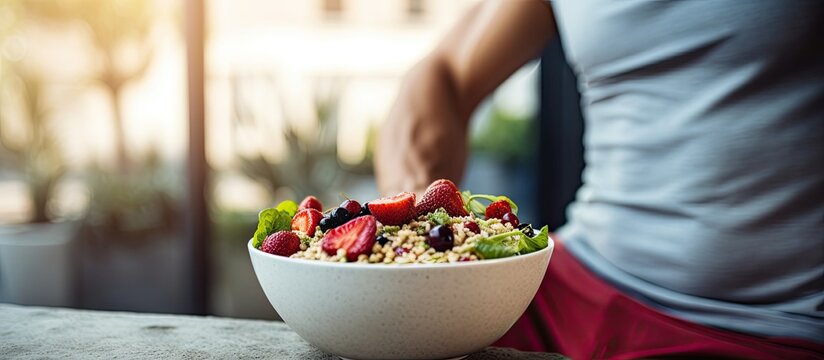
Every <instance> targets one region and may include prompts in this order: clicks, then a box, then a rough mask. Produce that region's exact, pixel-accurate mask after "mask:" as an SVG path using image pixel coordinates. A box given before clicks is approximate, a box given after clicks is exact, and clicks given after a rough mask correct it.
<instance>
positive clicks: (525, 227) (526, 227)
mask: <svg viewBox="0 0 824 360" xmlns="http://www.w3.org/2000/svg"><path fill="white" fill-rule="evenodd" d="M518 230H521V232H523V233H524V234H525V235H526V236H529V237H533V236H535V230H533V229H532V224H526V223H524V224H521V225H518Z"/></svg>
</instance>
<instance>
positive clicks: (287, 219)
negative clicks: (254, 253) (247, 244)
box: [252, 208, 292, 249]
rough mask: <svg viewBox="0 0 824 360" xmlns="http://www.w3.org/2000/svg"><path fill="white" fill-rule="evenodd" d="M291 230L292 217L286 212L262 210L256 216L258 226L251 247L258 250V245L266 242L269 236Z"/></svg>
mask: <svg viewBox="0 0 824 360" xmlns="http://www.w3.org/2000/svg"><path fill="white" fill-rule="evenodd" d="M291 228H292V216H291V215H289V213H288V212H286V211H283V210H278V209H277V208H268V209H264V210H262V211H261V212H260V214H258V226H257V230H255V236H254V241H252V246H254V247H256V248H258V249H260V245H262V244H263V240H266V237H267V236H269V234H272V233H274V232H277V231H283V230H289V229H291Z"/></svg>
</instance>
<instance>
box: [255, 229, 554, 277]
mask: <svg viewBox="0 0 824 360" xmlns="http://www.w3.org/2000/svg"><path fill="white" fill-rule="evenodd" d="M252 241H254V238H252V239H249V242H247V243H246V244H247V245H246V246H247V248H248V249H249V251H250V252H254V251H256V252H257V253H258V255H260V256H263V257H266V258H270V259H273V260H275V261H279V262H284V263H295V264H305V265H311V266H326V267H333V268H347V269H385V270H393V269H394V270H397V269H410V270H411V269H432V268H435V269H444V268H450V267H476V266H485V265H494V264H501V263H506V262H511V261H519V259H520V260H523V259H526V258H530V257H538V256H543V254H544V253H547V252H550V253H551V252H552V250H553V249H554V248H555V240H554V239H553V238H552V235H551V234H550V236H549V243H548V244H547V246H546V247H545V248H543V249H541V250H538V251H535V252H531V253H529V254H524V255H515V256H509V257H505V258H498V259H488V260H480V261H463V262H457V263H437V264H417V263H408V264H395V263H392V264H363V263H354V262H345V263H342V262H331V261H320V260H309V259H293V258H290V257H285V256H280V255H274V254H270V253H267V252H263V251H262V250H260V249H258V248H256V247H254V246H252Z"/></svg>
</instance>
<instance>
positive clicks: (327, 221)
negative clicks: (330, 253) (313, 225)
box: [318, 216, 338, 232]
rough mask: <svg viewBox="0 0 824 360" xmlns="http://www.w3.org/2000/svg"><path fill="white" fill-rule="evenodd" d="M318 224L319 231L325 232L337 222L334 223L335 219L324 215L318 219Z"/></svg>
mask: <svg viewBox="0 0 824 360" xmlns="http://www.w3.org/2000/svg"><path fill="white" fill-rule="evenodd" d="M318 225H319V226H320V231H323V232H326V231H327V230H329V229H331V228H334V227H335V226H337V225H338V224H335V221H334V220H332V219H331V218H328V217H325V216H324V217H323V218H322V219H320V222H319V223H318Z"/></svg>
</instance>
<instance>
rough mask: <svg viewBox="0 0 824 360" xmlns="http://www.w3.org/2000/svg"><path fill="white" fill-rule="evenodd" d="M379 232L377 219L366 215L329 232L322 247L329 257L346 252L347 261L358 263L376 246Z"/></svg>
mask: <svg viewBox="0 0 824 360" xmlns="http://www.w3.org/2000/svg"><path fill="white" fill-rule="evenodd" d="M377 231H378V228H377V224H376V223H375V217H374V216H372V215H364V216H361V217H359V218H356V219H354V220H350V221H349V222H347V223H346V224H343V225H341V226H338V227H336V228H334V229H332V230H329V232H328V233H326V235H324V236H323V242H321V244H320V247H321V249H323V251H325V252H326V253H327V254H329V255H335V254H337V253H338V249H344V250H346V259H347V260H349V261H357V260H358V256H360V255H361V254H368V253H370V252H371V251H372V246H373V245H375V232H377Z"/></svg>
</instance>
